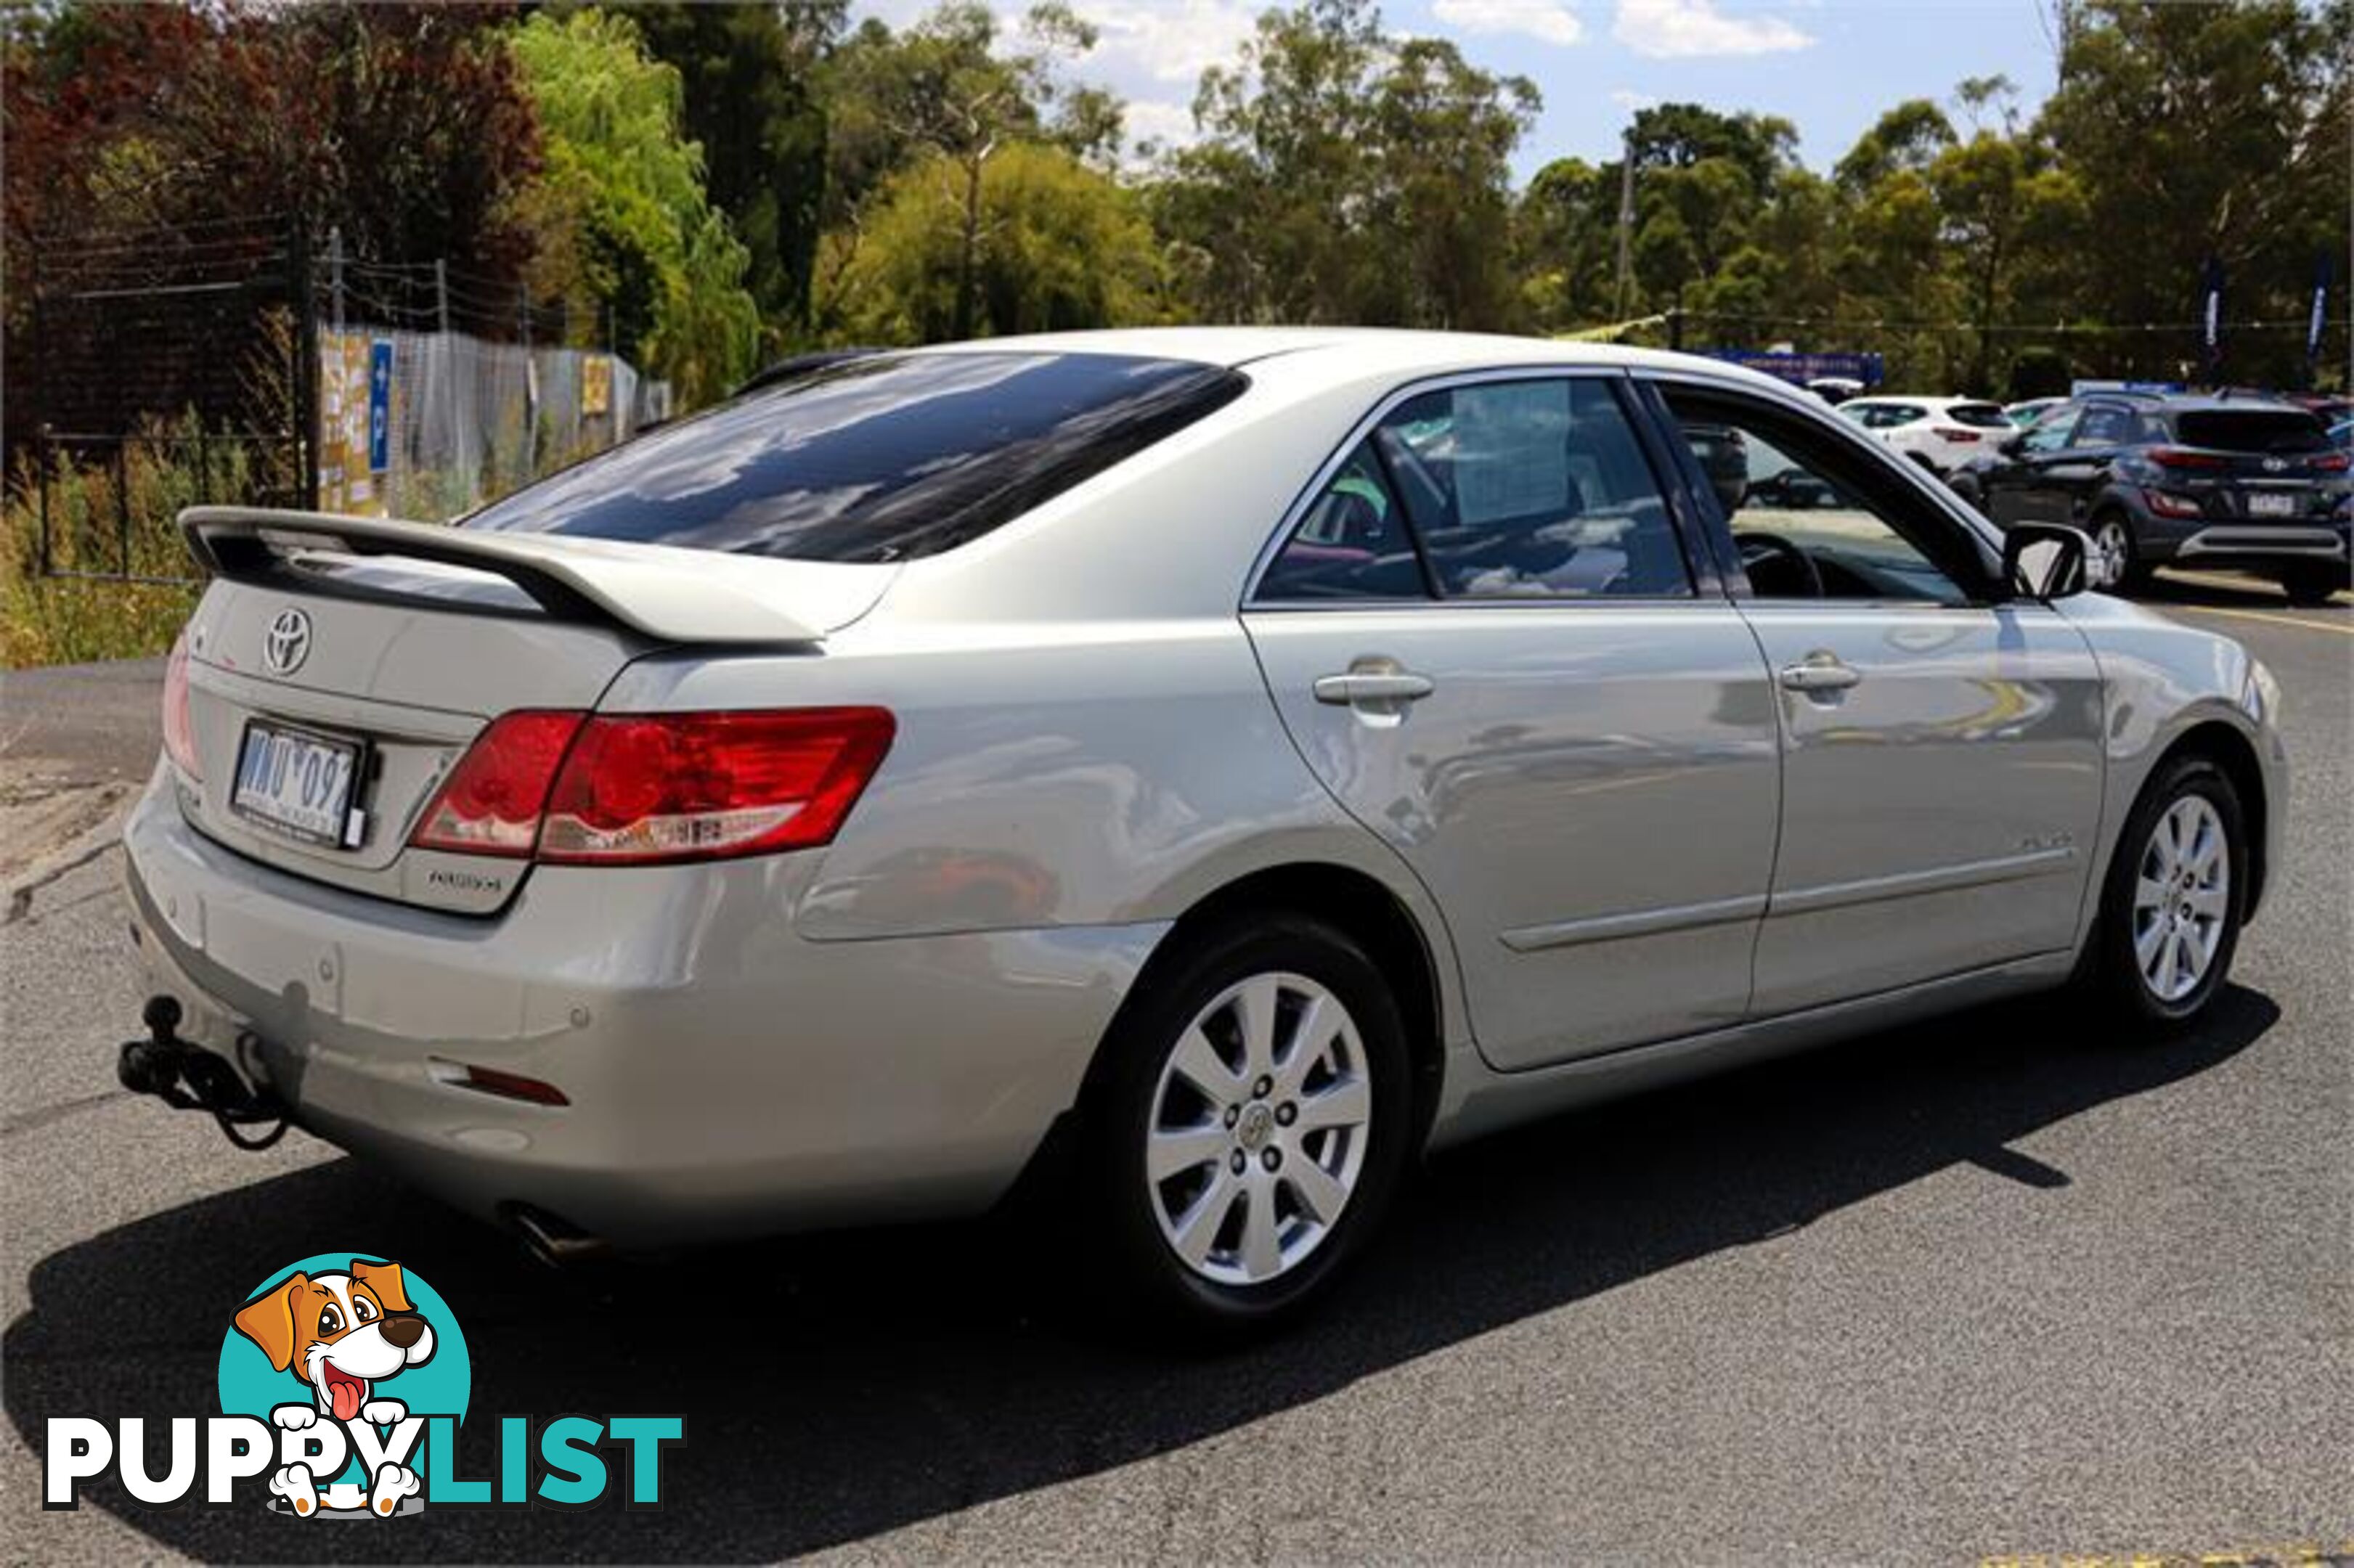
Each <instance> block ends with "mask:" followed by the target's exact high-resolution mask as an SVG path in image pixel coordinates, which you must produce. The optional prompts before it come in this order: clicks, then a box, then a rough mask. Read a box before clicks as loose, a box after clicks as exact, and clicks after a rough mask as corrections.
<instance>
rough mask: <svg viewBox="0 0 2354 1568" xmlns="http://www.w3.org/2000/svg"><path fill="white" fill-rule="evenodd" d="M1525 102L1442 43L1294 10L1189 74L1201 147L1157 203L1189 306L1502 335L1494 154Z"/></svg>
mask: <svg viewBox="0 0 2354 1568" xmlns="http://www.w3.org/2000/svg"><path fill="white" fill-rule="evenodd" d="M1536 107H1537V95H1536V89H1535V88H1534V87H1532V86H1531V85H1530V84H1529V83H1528V82H1527V81H1525V80H1523V79H1520V78H1518V77H1500V76H1496V75H1493V74H1490V73H1489V72H1486V71H1482V70H1479V69H1474V68H1473V67H1471V66H1470V65H1469V64H1468V63H1467V62H1466V61H1465V60H1464V59H1463V58H1462V56H1461V54H1460V53H1459V52H1458V50H1457V49H1456V48H1455V47H1454V46H1453V45H1452V44H1448V43H1445V42H1442V41H1439V40H1436V39H1420V38H1418V39H1411V40H1398V39H1394V38H1392V37H1389V36H1388V35H1386V34H1384V32H1383V30H1382V26H1381V16H1380V14H1379V12H1377V11H1376V10H1374V9H1373V6H1372V5H1369V4H1365V3H1363V0H1310V3H1309V4H1307V5H1301V6H1299V8H1297V9H1295V10H1290V11H1270V12H1268V13H1267V14H1266V15H1264V16H1261V17H1260V18H1259V23H1258V30H1257V34H1256V36H1255V37H1253V38H1252V40H1251V41H1250V42H1249V43H1248V44H1247V45H1246V46H1245V48H1244V54H1243V59H1242V61H1241V63H1240V64H1239V65H1237V66H1235V67H1233V68H1214V69H1211V70H1208V71H1205V72H1204V74H1203V77H1202V85H1201V90H1200V91H1199V92H1198V93H1196V94H1195V97H1194V102H1193V117H1194V121H1195V122H1196V124H1197V125H1198V126H1199V127H1200V128H1201V130H1202V132H1203V137H1202V140H1201V142H1200V143H1198V144H1197V145H1195V146H1193V147H1190V148H1187V149H1184V150H1182V151H1181V152H1179V153H1177V154H1174V156H1173V157H1172V158H1171V159H1170V160H1169V163H1168V165H1167V167H1166V169H1165V171H1164V173H1163V177H1162V179H1161V183H1160V185H1159V186H1158V187H1157V188H1156V190H1155V192H1154V201H1155V208H1156V211H1157V213H1158V215H1159V216H1160V218H1161V224H1162V227H1163V231H1164V232H1165V233H1167V234H1168V235H1170V236H1171V237H1172V238H1173V239H1174V240H1175V241H1176V242H1177V243H1178V244H1179V246H1180V247H1181V249H1182V252H1183V254H1184V255H1186V256H1187V257H1189V258H1190V259H1192V261H1193V268H1192V271H1193V289H1194V291H1195V299H1196V303H1197V305H1198V307H1199V309H1200V310H1201V311H1202V313H1204V314H1207V315H1210V316H1213V317H1222V318H1226V319H1241V320H1252V321H1260V320H1278V321H1360V322H1370V323H1386V324H1397V325H1417V326H1454V327H1498V326H1502V325H1505V324H1507V323H1509V322H1511V320H1512V319H1513V318H1514V316H1515V315H1516V313H1517V312H1518V310H1519V308H1520V299H1519V291H1518V290H1517V289H1516V287H1515V286H1514V282H1513V280H1512V278H1511V273H1510V271H1509V270H1508V265H1507V263H1508V252H1507V250H1506V248H1505V244H1504V243H1503V241H1504V240H1505V239H1506V238H1507V236H1508V234H1509V230H1510V223H1511V213H1512V200H1511V183H1510V158H1511V153H1512V151H1513V149H1514V148H1515V147H1516V146H1517V145H1518V144H1519V142H1520V138H1521V136H1522V134H1523V133H1524V132H1526V130H1527V128H1528V125H1529V122H1530V121H1531V120H1532V118H1533V116H1534V114H1535V111H1536Z"/></svg>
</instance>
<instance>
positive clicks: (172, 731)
mask: <svg viewBox="0 0 2354 1568" xmlns="http://www.w3.org/2000/svg"><path fill="white" fill-rule="evenodd" d="M164 756H166V757H168V758H171V759H172V766H173V767H175V768H178V769H179V770H180V771H181V772H183V773H185V774H186V775H187V776H188V777H189V778H190V779H193V780H195V781H196V782H197V783H202V782H203V781H204V777H205V769H204V765H203V763H202V761H201V760H200V759H199V758H197V756H196V725H195V723H194V722H193V721H192V720H191V719H190V718H189V717H188V634H187V632H186V630H183V631H182V632H181V633H180V635H179V637H178V639H177V640H176V641H174V642H173V644H172V656H171V657H170V658H169V659H167V660H165V661H164Z"/></svg>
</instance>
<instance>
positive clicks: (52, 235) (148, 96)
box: [5, 0, 539, 281]
mask: <svg viewBox="0 0 2354 1568" xmlns="http://www.w3.org/2000/svg"><path fill="white" fill-rule="evenodd" d="M508 15H509V8H506V7H493V6H484V5H468V6H443V5H428V4H397V5H396V4H366V5H358V4H347V3H340V0H338V3H332V4H312V5H292V6H288V5H267V6H265V5H252V4H248V3H246V0H228V3H226V4H217V5H208V6H205V7H202V8H186V7H182V6H177V5H135V4H73V5H65V6H63V7H61V8H59V9H57V10H53V11H46V12H29V13H27V12H20V13H18V14H17V19H16V22H15V23H13V24H12V25H11V28H10V37H8V39H7V41H6V44H5V49H6V74H5V114H6V171H5V209H6V222H7V237H8V241H9V245H8V249H9V252H10V268H11V272H12V281H15V274H16V268H17V267H18V266H19V264H20V260H21V259H23V258H25V257H26V255H27V247H28V246H29V245H31V244H33V243H36V242H37V240H38V239H40V238H48V239H49V240H52V241H61V242H66V243H72V242H77V241H80V242H88V241H89V240H90V238H91V237H92V236H98V235H105V234H111V233H120V232H122V231H125V230H131V229H144V228H186V227H189V226H194V225H204V224H209V223H214V222H217V221H218V220H221V219H225V218H228V219H235V218H252V217H262V216H265V215H270V216H275V215H284V216H287V217H290V218H291V217H295V216H298V215H299V216H300V217H302V218H303V219H304V220H306V221H307V222H308V224H309V225H310V227H311V228H312V231H313V233H314V234H316V235H324V234H325V233H326V232H327V230H328V228H329V227H330V226H333V227H335V228H340V229H341V230H342V231H343V236H344V242H345V248H346V251H347V253H348V254H350V255H351V256H353V257H355V258H357V259H360V260H371V259H374V260H399V261H410V260H432V259H435V258H440V259H442V260H447V261H448V262H450V263H451V266H453V267H457V268H461V269H464V270H469V271H472V272H473V273H475V274H477V275H483V276H488V277H490V278H493V279H512V278H514V276H516V275H517V274H518V272H519V271H520V269H521V267H522V265H523V263H524V262H525V260H527V259H528V257H529V255H530V251H531V238H530V235H529V233H528V232H527V231H526V230H525V228H522V226H521V225H520V224H519V223H518V222H517V221H516V220H515V218H514V197H515V196H516V194H517V193H518V191H519V190H520V188H521V187H522V186H523V185H525V182H527V181H528V180H529V179H530V178H531V176H532V175H533V174H534V172H535V170H536V168H537V165H538V156H539V138H538V132H537V129H536V127H535V124H534V122H533V119H532V113H531V108H530V104H529V102H528V101H526V100H525V97H524V96H523V94H522V93H521V91H520V90H519V89H518V86H517V83H516V81H515V79H514V68H513V66H512V64H511V62H510V60H509V58H508V56H507V52H506V50H505V48H504V47H503V44H502V41H501V38H500V36H499V32H498V27H499V25H500V24H501V23H503V22H504V21H505V20H506V19H507V16H508Z"/></svg>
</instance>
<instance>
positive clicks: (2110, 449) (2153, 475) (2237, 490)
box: [1953, 393, 2354, 604]
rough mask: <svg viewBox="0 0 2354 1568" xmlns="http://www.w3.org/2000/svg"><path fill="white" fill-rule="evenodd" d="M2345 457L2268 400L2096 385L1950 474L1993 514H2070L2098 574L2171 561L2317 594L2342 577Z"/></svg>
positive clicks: (2353, 492)
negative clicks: (2087, 538)
mask: <svg viewBox="0 0 2354 1568" xmlns="http://www.w3.org/2000/svg"><path fill="white" fill-rule="evenodd" d="M2348 468H2349V456H2348V453H2347V451H2346V450H2345V449H2343V448H2342V447H2337V446H2334V445H2333V444H2332V443H2331V441H2330V439H2329V433H2328V431H2327V429H2324V428H2323V426H2322V424H2321V421H2320V420H2319V419H2318V418H2315V417H2314V416H2313V415H2312V414H2310V413H2308V412H2307V411H2306V410H2305V409H2303V408H2298V407H2296V405H2294V404H2291V403H2286V402H2282V401H2278V400H2275V399H2272V398H2265V397H2198V396H2187V395H2167V394H2130V393H2100V394H2096V395H2094V396H2092V397H2082V398H2077V399H2074V400H2073V401H2071V402H2069V403H2066V404H2064V405H2062V407H2061V408H2057V409H2055V410H2053V411H2052V413H2050V414H2047V415H2046V416H2045V417H2044V418H2042V419H2041V420H2039V421H2038V422H2037V423H2036V425H2035V427H2034V428H2033V429H2030V430H2026V431H2023V432H2021V433H2020V434H2019V435H2018V436H2015V437H2013V438H2011V439H2010V440H2008V441H2005V442H2003V443H2002V444H2001V446H2000V447H1999V449H1998V450H1994V451H1991V452H1989V453H1988V454H1987V455H1985V456H1984V457H1981V458H1979V459H1978V460H1977V461H1973V462H1971V463H1969V464H1967V465H1966V466H1965V467H1964V468H1963V469H1962V470H1961V471H1959V472H1957V473H1956V474H1955V475H1954V476H1953V484H1954V488H1955V489H1956V492H1957V493H1960V494H1961V495H1962V496H1963V497H1964V498H1965V499H1967V500H1968V501H1969V502H1971V503H1973V504H1975V505H1977V506H1978V507H1979V508H1980V509H1981V510H1983V511H1984V512H1985V513H1986V514H1988V516H1989V517H1991V518H1993V519H1994V521H1995V522H1996V523H1997V524H2003V525H2008V524H2013V523H2021V522H2037V523H2070V524H2075V525H2077V526H2079V527H2082V528H2084V530H2085V531H2086V532H2087V533H2088V534H2090V535H2092V539H2093V544H2094V576H2095V577H2098V578H2099V579H2100V580H2102V581H2104V582H2105V583H2109V584H2111V585H2115V586H2119V587H2126V588H2131V587H2134V586H2137V585H2138V584H2139V583H2141V582H2142V581H2144V580H2145V579H2146V578H2147V576H2148V574H2149V572H2150V571H2151V570H2152V568H2154V567H2158V566H2160V565H2162V564H2165V563H2167V562H2176V563H2179V564H2181V565H2185V566H2190V565H2196V566H2200V567H2231V568H2236V569H2239V570H2243V571H2250V572H2255V573H2258V574H2260V575H2263V576H2266V577H2272V578H2274V580H2276V581H2277V582H2279V583H2280V585H2281V587H2282V588H2285V590H2286V591H2287V593H2288V596H2289V598H2290V599H2293V600H2295V601H2296V602H2297V603H2300V604H2317V603H2320V602H2322V601H2323V600H2325V599H2327V598H2328V597H2329V596H2330V595H2331V594H2333V593H2335V592H2337V591H2338V589H2340V588H2346V587H2347V586H2348V582H2349V565H2348V561H2349V526H2354V514H2349V505H2354V501H2349V496H2354V485H2349V475H2348Z"/></svg>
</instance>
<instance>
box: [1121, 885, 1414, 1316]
mask: <svg viewBox="0 0 2354 1568" xmlns="http://www.w3.org/2000/svg"><path fill="white" fill-rule="evenodd" d="M1105 1053H1106V1054H1105V1056H1104V1057H1103V1059H1102V1060H1101V1061H1100V1062H1099V1064H1098V1066H1097V1073H1096V1074H1095V1075H1094V1077H1093V1080H1092V1082H1091V1084H1090V1088H1089V1093H1088V1097H1087V1102H1086V1103H1085V1105H1084V1107H1083V1108H1082V1113H1081V1125H1080V1138H1079V1149H1078V1153H1079V1160H1080V1169H1079V1171H1077V1177H1078V1191H1079V1192H1081V1193H1082V1194H1083V1195H1084V1196H1083V1198H1082V1201H1081V1203H1082V1207H1083V1208H1084V1209H1087V1210H1089V1211H1091V1218H1092V1220H1093V1222H1094V1223H1093V1224H1092V1225H1091V1227H1090V1228H1091V1229H1092V1230H1093V1231H1094V1233H1095V1234H1097V1235H1099V1236H1100V1237H1102V1238H1103V1240H1104V1241H1105V1242H1106V1243H1107V1244H1108V1247H1107V1251H1108V1259H1109V1262H1110V1265H1111V1277H1109V1278H1108V1280H1107V1281H1105V1283H1107V1284H1108V1285H1109V1286H1110V1287H1112V1289H1113V1292H1114V1293H1115V1294H1116V1295H1117V1296H1119V1297H1121V1298H1125V1299H1126V1300H1128V1301H1129V1302H1132V1303H1133V1304H1135V1305H1136V1306H1138V1307H1140V1308H1143V1309H1144V1310H1145V1311H1146V1312H1148V1313H1149V1314H1150V1316H1151V1317H1152V1318H1153V1319H1155V1320H1156V1321H1157V1322H1158V1323H1159V1324H1160V1325H1161V1326H1162V1327H1166V1328H1173V1329H1175V1330H1179V1331H1181V1332H1184V1333H1189V1334H1192V1335H1194V1336H1196V1337H1211V1338H1228V1337H1234V1336H1236V1335H1239V1334H1242V1333H1246V1332H1249V1331H1251V1330H1257V1329H1261V1328H1265V1327H1268V1326H1271V1325H1273V1324H1274V1323H1276V1322H1278V1321H1279V1320H1281V1319H1285V1318H1288V1317H1289V1316H1291V1315H1292V1314H1294V1313H1296V1312H1297V1311H1299V1309H1300V1308H1302V1307H1303V1306H1304V1305H1305V1304H1306V1303H1307V1302H1309V1301H1310V1299H1311V1298H1314V1297H1315V1296H1317V1295H1318V1294H1320V1292H1321V1291H1322V1290H1323V1289H1324V1288H1325V1287H1327V1286H1328V1285H1329V1283H1330V1282H1331V1279H1332V1277H1334V1276H1335V1275H1336V1274H1337V1273H1338V1272H1339V1271H1340V1270H1341V1268H1342V1267H1344V1266H1346V1265H1347V1263H1348V1262H1349V1261H1350V1259H1351V1258H1352V1256H1353V1255H1356V1254H1357V1253H1358V1252H1359V1251H1360V1250H1361V1249H1362V1248H1363V1245H1364V1242H1365V1240H1366V1238H1367V1237H1369V1236H1370V1235H1371V1234H1373V1231H1374V1229H1375V1228H1376V1227H1377V1225H1378V1224H1379V1223H1380V1221H1381V1219H1382V1216H1383V1213H1384V1211H1385V1210H1386V1209H1387V1208H1388V1206H1389V1202H1390V1199H1391V1197H1392V1194H1393V1193H1394V1191H1395V1189H1396V1186H1397V1181H1398V1177H1399V1173H1400V1171H1402V1170H1403V1169H1404V1167H1405V1157H1406V1143H1407V1140H1408V1139H1409V1137H1410V1136H1411V1132H1412V1128H1413V1127H1414V1125H1415V1118H1414V1115H1413V1109H1412V1105H1411V1097H1412V1088H1411V1077H1410V1073H1409V1070H1408V1057H1407V1052H1406V1044H1405V1027H1404V1023H1403V1022H1402V1020H1401V1018H1400V1016H1399V1012H1398V1009H1397V1004H1396V1001H1394V999H1393V997H1392V996H1391V993H1390V991H1389V988H1388V986H1387V985H1386V984H1385V983H1384V980H1383V979H1382V977H1381V974H1380V971H1379V970H1377V969H1375V968H1374V966H1373V963H1372V961H1371V960H1370V959H1367V958H1366V957H1365V955H1364V953H1363V950H1362V949H1360V948H1358V947H1357V946H1356V944H1355V943H1353V942H1352V941H1351V940H1350V939H1349V938H1348V937H1347V936H1345V935H1344V934H1342V933H1341V932H1340V931H1338V930H1336V929H1334V928H1333V927H1330V926H1327V925H1325V924H1323V923H1322V922H1320V921H1317V920H1312V919H1309V918H1306V917H1304V916H1293V915H1272V916H1262V917H1258V918H1255V919H1249V920H1241V921H1235V922H1233V923H1230V924H1227V925H1224V926H1221V927H1215V928H1214V929H1211V930H1207V931H1204V933H1203V934H1202V935H1201V936H1200V938H1198V939H1196V940H1193V941H1191V942H1189V943H1188V944H1187V946H1186V947H1185V948H1183V949H1182V950H1181V951H1180V952H1179V953H1177V954H1175V955H1173V956H1172V961H1171V962H1169V963H1167V964H1165V965H1156V966H1155V970H1154V972H1153V973H1152V974H1151V975H1150V976H1149V977H1148V978H1147V980H1146V981H1145V989H1143V990H1140V991H1138V992H1137V993H1135V994H1134V995H1132V996H1131V997H1130V998H1129V1001H1128V1003H1127V1004H1126V1005H1125V1006H1124V1007H1123V1008H1122V1010H1121V1013H1120V1016H1119V1020H1118V1021H1117V1022H1115V1023H1114V1025H1113V1028H1112V1032H1111V1033H1110V1035H1109V1037H1108V1039H1107V1040H1106V1042H1105Z"/></svg>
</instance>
